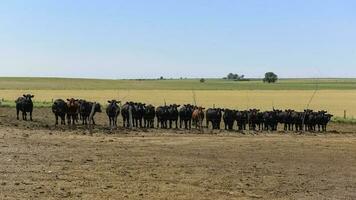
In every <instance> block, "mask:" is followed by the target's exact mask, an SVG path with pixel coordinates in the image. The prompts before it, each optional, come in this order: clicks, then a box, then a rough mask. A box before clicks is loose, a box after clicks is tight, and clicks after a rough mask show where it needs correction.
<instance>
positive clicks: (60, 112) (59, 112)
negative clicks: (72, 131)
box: [52, 99, 68, 125]
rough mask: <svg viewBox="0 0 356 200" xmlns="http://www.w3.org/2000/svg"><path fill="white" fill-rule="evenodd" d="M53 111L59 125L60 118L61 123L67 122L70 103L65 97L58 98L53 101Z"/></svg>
mask: <svg viewBox="0 0 356 200" xmlns="http://www.w3.org/2000/svg"><path fill="white" fill-rule="evenodd" d="M52 112H53V114H54V115H55V117H56V125H58V118H59V117H60V118H61V124H62V125H65V124H66V114H67V113H68V105H67V102H65V101H64V100H63V99H57V100H55V101H54V102H53V105H52Z"/></svg>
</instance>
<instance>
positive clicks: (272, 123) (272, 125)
mask: <svg viewBox="0 0 356 200" xmlns="http://www.w3.org/2000/svg"><path fill="white" fill-rule="evenodd" d="M262 118H263V123H264V128H263V130H266V131H275V130H277V112H276V111H265V112H263V113H262Z"/></svg>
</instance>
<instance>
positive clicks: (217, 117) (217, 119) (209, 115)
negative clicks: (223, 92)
mask: <svg viewBox="0 0 356 200" xmlns="http://www.w3.org/2000/svg"><path fill="white" fill-rule="evenodd" d="M221 117H222V109H220V108H209V109H208V110H207V111H206V127H209V123H210V122H211V124H212V126H213V129H220V123H221Z"/></svg>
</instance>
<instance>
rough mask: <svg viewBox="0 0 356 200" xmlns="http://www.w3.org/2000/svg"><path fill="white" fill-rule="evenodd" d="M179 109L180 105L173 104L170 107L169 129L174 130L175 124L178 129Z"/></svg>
mask: <svg viewBox="0 0 356 200" xmlns="http://www.w3.org/2000/svg"><path fill="white" fill-rule="evenodd" d="M178 107H180V105H177V104H172V105H169V106H168V121H169V128H172V124H173V122H174V123H175V125H176V126H175V128H176V129H177V128H178V116H179V115H178Z"/></svg>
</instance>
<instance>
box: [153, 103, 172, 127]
mask: <svg viewBox="0 0 356 200" xmlns="http://www.w3.org/2000/svg"><path fill="white" fill-rule="evenodd" d="M168 108H169V107H168V106H158V107H157V109H156V117H157V128H159V126H160V125H161V128H168V126H167V121H168V120H169V111H168Z"/></svg>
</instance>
